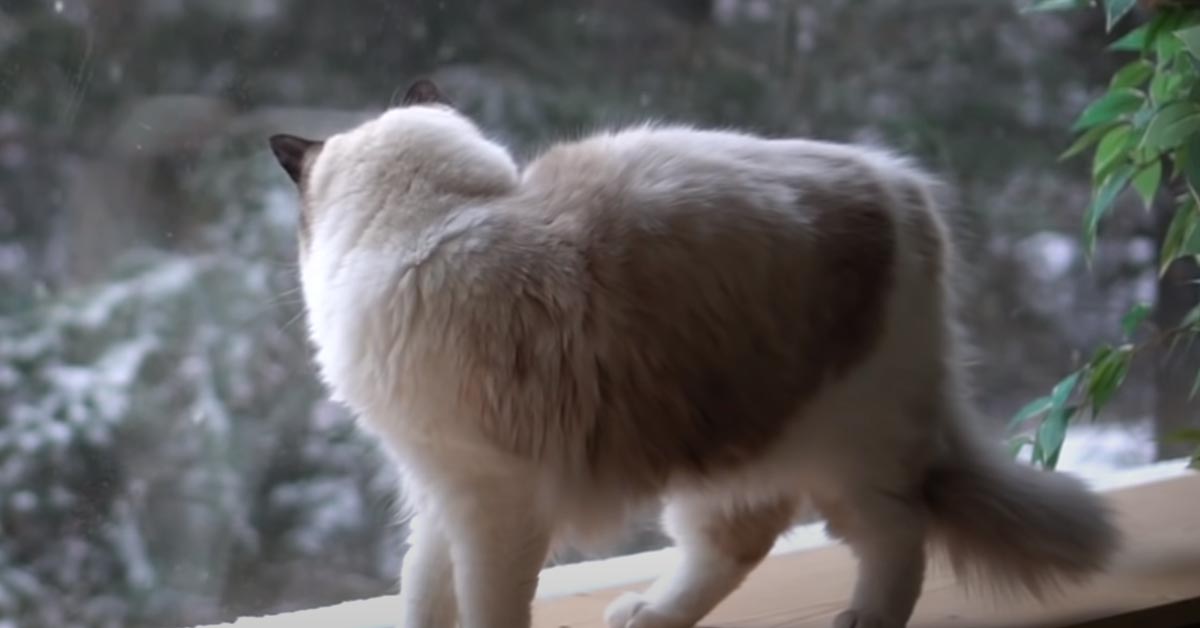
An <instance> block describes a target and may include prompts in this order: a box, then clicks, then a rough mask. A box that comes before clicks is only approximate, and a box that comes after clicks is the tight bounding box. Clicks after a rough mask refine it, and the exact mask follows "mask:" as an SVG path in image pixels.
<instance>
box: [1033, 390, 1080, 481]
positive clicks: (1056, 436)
mask: <svg viewBox="0 0 1200 628" xmlns="http://www.w3.org/2000/svg"><path fill="white" fill-rule="evenodd" d="M1081 374H1082V371H1075V372H1074V373H1071V374H1070V375H1068V376H1066V377H1064V378H1063V379H1062V381H1060V382H1058V383H1057V384H1055V385H1054V389H1053V390H1052V391H1050V408H1049V411H1048V412H1047V413H1046V418H1045V419H1044V420H1043V421H1042V424H1041V425H1039V426H1038V431H1037V441H1036V442H1035V443H1034V451H1035V453H1039V452H1040V454H1041V455H1040V458H1041V463H1042V466H1044V467H1046V468H1049V469H1053V468H1054V466H1055V465H1056V464H1058V454H1059V452H1060V451H1061V450H1062V444H1063V440H1064V439H1065V438H1066V435H1067V423H1068V422H1069V421H1070V420H1071V415H1073V414H1074V413H1075V408H1068V407H1067V400H1068V399H1070V397H1071V393H1072V392H1074V390H1075V387H1076V385H1078V384H1079V377H1080V375H1081Z"/></svg>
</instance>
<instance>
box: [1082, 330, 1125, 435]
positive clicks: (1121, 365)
mask: <svg viewBox="0 0 1200 628" xmlns="http://www.w3.org/2000/svg"><path fill="white" fill-rule="evenodd" d="M1132 359H1133V345H1123V346H1120V347H1117V348H1116V349H1113V348H1111V347H1104V348H1102V349H1101V350H1100V351H1098V352H1097V354H1096V357H1095V359H1093V360H1092V365H1091V368H1089V369H1088V379H1087V385H1086V391H1087V397H1088V399H1089V400H1090V401H1091V405H1092V418H1095V417H1096V415H1097V414H1099V413H1100V410H1101V409H1103V408H1104V406H1105V404H1107V403H1108V401H1109V400H1110V399H1112V396H1113V394H1114V393H1116V392H1117V389H1118V388H1120V387H1121V384H1122V383H1123V382H1124V381H1125V376H1126V375H1127V374H1128V373H1129V363H1130V361H1131V360H1132Z"/></svg>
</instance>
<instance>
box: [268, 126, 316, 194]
mask: <svg viewBox="0 0 1200 628" xmlns="http://www.w3.org/2000/svg"><path fill="white" fill-rule="evenodd" d="M270 141H271V152H273V153H275V159H276V160H278V161H279V165H280V166H283V170H284V171H285V172H287V173H288V176H289V177H291V178H292V181H294V182H295V183H296V185H300V181H302V180H303V179H304V169H305V168H306V167H307V165H308V163H309V159H308V155H309V153H310V152H312V151H315V150H319V149H320V148H321V145H322V143H321V142H317V141H314V140H306V139H304V138H302V137H296V136H295V135H285V134H282V133H281V134H279V135H272V136H271V140H270Z"/></svg>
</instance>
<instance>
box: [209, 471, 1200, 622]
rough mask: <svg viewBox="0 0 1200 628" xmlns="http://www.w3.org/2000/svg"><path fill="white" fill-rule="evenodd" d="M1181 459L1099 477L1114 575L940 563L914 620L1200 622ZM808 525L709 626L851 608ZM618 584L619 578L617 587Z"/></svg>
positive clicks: (594, 615) (570, 575)
mask: <svg viewBox="0 0 1200 628" xmlns="http://www.w3.org/2000/svg"><path fill="white" fill-rule="evenodd" d="M1172 465H1173V466H1172ZM1183 467H1184V462H1183V461H1172V462H1171V463H1169V464H1168V465H1158V466H1157V467H1156V468H1158V469H1159V471H1158V472H1156V473H1150V474H1149V475H1147V474H1146V473H1144V472H1143V473H1141V475H1140V476H1137V477H1134V476H1130V477H1133V480H1127V481H1124V482H1122V481H1121V480H1120V479H1119V478H1118V479H1116V481H1115V482H1114V481H1113V479H1112V478H1107V479H1105V481H1102V482H1099V484H1100V485H1101V486H1100V487H1101V488H1103V487H1104V485H1108V486H1113V485H1116V486H1121V485H1122V484H1124V485H1126V487H1125V488H1117V489H1114V490H1110V491H1107V492H1106V496H1107V497H1108V499H1109V500H1110V502H1111V504H1112V505H1113V507H1114V509H1115V510H1116V511H1117V513H1118V518H1119V524H1120V526H1121V528H1122V530H1123V531H1124V534H1125V537H1126V545H1125V547H1124V548H1123V549H1122V551H1121V553H1120V554H1119V556H1118V558H1117V559H1116V561H1115V562H1114V564H1113V566H1112V568H1111V569H1110V570H1109V571H1108V572H1107V573H1105V574H1104V575H1102V576H1099V577H1097V578H1095V579H1094V580H1093V581H1091V582H1089V583H1087V584H1084V585H1078V586H1068V587H1066V588H1064V590H1063V591H1062V593H1061V595H1059V596H1057V597H1055V598H1054V599H1053V600H1051V601H1049V602H1048V603H1046V604H1039V603H1037V602H1036V601H1033V600H1030V599H1026V598H1018V599H1015V600H1012V601H1008V602H1005V601H997V600H993V599H992V598H990V597H988V596H986V595H979V596H969V595H968V594H967V592H966V591H964V590H963V589H962V588H961V587H959V586H958V585H957V584H956V583H955V581H954V578H953V577H952V575H951V574H950V573H949V570H948V569H946V568H945V567H944V566H942V565H939V564H935V565H933V566H932V567H931V569H930V573H929V575H928V576H927V578H926V581H925V585H924V594H923V596H922V598H921V601H920V603H919V604H918V605H917V609H916V613H915V615H914V617H913V619H912V621H911V622H910V624H909V626H910V628H1051V627H1072V628H1085V627H1086V628H1115V627H1124V626H1130V627H1137V628H1182V627H1183V626H1190V625H1200V474H1195V473H1192V472H1188V471H1186V470H1184V469H1183ZM1147 478H1149V479H1147ZM1129 484H1135V485H1134V486H1128V485H1129ZM807 530H808V531H807V532H805V531H804V530H801V532H800V536H801V537H805V535H807V538H801V540H800V541H799V545H801V546H802V545H805V544H807V545H810V546H812V545H817V547H810V548H809V549H796V546H797V542H796V541H792V543H791V546H788V545H787V543H784V544H781V546H780V548H777V551H776V552H775V553H773V555H772V556H771V557H769V558H768V559H767V561H766V562H764V564H763V565H761V566H760V567H759V568H758V569H757V570H756V571H755V572H754V573H753V574H752V575H751V576H750V578H749V579H748V580H747V581H746V583H745V584H744V585H743V586H742V587H741V589H739V590H738V591H737V592H736V593H734V594H733V595H732V596H731V597H730V598H729V599H728V600H726V602H725V603H724V604H722V605H721V606H720V607H719V608H718V609H717V610H716V611H714V612H713V614H712V615H711V616H710V617H709V618H708V619H707V620H706V621H705V622H704V624H703V625H704V626H710V627H714V628H715V627H719V628H768V627H771V628H778V627H782V626H786V627H788V628H828V627H829V626H830V625H831V622H832V618H833V616H834V615H836V614H837V613H838V612H839V611H840V610H842V609H843V608H844V607H845V605H846V599H847V596H848V595H849V593H850V588H851V585H852V583H853V579H854V562H853V560H852V559H851V556H850V554H849V552H848V550H847V549H846V548H845V547H844V546H842V545H829V544H827V543H824V541H823V539H822V538H820V534H819V531H817V529H816V528H809V529H807ZM670 555H671V552H669V551H666V552H652V553H649V554H645V555H639V556H633V557H624V558H620V559H614V560H613V561H604V563H603V564H607V566H605V567H601V564H602V563H597V564H596V565H594V566H593V565H590V564H588V563H584V564H580V565H568V566H566V567H560V568H556V569H550V570H547V573H544V574H543V578H542V584H541V587H540V589H539V598H540V599H539V600H538V602H537V603H536V606H535V617H536V620H535V626H536V628H604V627H603V622H602V620H601V616H602V613H603V610H604V607H605V605H607V604H608V602H609V601H610V600H612V599H613V598H614V597H615V596H617V595H618V594H619V593H620V592H622V591H626V590H631V589H635V590H636V589H641V588H643V587H644V586H645V580H646V579H647V578H649V577H650V574H651V573H654V572H656V571H658V570H659V569H660V568H661V567H662V565H661V563H662V560H659V559H660V558H662V557H669V556H670ZM614 566H615V569H614ZM622 571H624V572H625V573H621V572H622ZM589 574H594V576H595V577H593V578H592V583H591V585H590V586H589V583H587V582H586V581H583V580H580V578H581V576H587V575H589ZM605 574H607V575H605ZM606 578H607V582H605V579H606ZM585 580H586V579H585ZM597 583H600V584H597ZM616 583H620V586H610V585H612V584H616ZM396 602H397V600H396V598H395V597H387V598H377V599H374V600H362V601H358V602H350V603H347V604H343V605H338V606H334V607H330V608H326V609H316V610H312V611H303V612H300V613H289V614H286V615H282V616H278V617H274V618H259V619H252V618H247V619H242V620H239V621H237V622H235V623H233V624H224V625H223V627H230V626H236V627H237V628H279V627H283V626H287V627H288V628H301V627H312V628H317V627H330V628H334V627H336V628H399V627H398V626H397V625H396V624H395V623H393V622H394V621H395V620H394V619H393V618H395V617H397V616H398V615H397V606H396ZM223 627H221V628H223ZM211 628H218V627H211Z"/></svg>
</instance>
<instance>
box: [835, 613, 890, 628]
mask: <svg viewBox="0 0 1200 628" xmlns="http://www.w3.org/2000/svg"><path fill="white" fill-rule="evenodd" d="M905 623H906V622H902V621H901V622H896V621H892V620H890V619H888V618H886V617H883V616H881V615H875V614H873V613H867V612H864V611H856V610H854V609H850V610H846V611H842V612H841V613H839V614H838V616H837V617H835V618H834V619H833V628H904V625H905Z"/></svg>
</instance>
